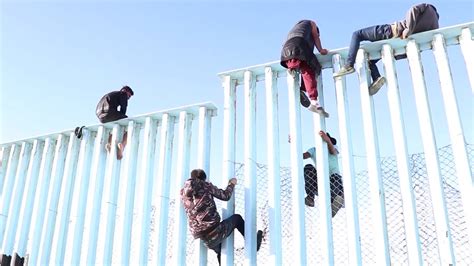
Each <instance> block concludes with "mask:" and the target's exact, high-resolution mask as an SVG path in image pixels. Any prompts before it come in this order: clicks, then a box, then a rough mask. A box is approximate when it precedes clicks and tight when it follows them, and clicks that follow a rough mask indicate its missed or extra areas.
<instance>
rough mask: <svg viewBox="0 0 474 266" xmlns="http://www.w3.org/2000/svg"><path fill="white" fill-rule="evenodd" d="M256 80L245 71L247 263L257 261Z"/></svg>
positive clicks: (250, 263) (252, 263)
mask: <svg viewBox="0 0 474 266" xmlns="http://www.w3.org/2000/svg"><path fill="white" fill-rule="evenodd" d="M255 85H256V81H255V77H254V75H253V74H252V72H250V71H245V72H244V93H245V102H244V104H245V113H244V161H245V177H244V189H245V192H244V198H245V228H246V229H245V265H256V263H257V245H256V239H257V234H256V231H257V180H256V179H257V178H256V173H257V170H256V161H257V148H256V140H257V131H256V127H257V110H256V104H255V102H256V97H257V93H256V88H255Z"/></svg>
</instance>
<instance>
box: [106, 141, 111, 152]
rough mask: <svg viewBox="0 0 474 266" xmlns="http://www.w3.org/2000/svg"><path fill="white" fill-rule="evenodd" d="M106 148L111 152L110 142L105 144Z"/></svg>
mask: <svg viewBox="0 0 474 266" xmlns="http://www.w3.org/2000/svg"><path fill="white" fill-rule="evenodd" d="M105 149H106V150H107V152H110V143H107V144H105Z"/></svg>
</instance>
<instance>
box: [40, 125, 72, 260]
mask: <svg viewBox="0 0 474 266" xmlns="http://www.w3.org/2000/svg"><path fill="white" fill-rule="evenodd" d="M78 144H79V141H78V139H77V138H76V135H75V134H74V132H72V133H70V134H69V144H68V149H67V154H66V161H65V163H64V173H63V175H62V176H61V177H58V178H60V179H59V180H58V179H56V182H55V183H54V184H53V190H52V191H51V192H50V198H49V204H48V209H49V210H48V218H47V224H46V228H45V235H44V239H43V244H42V248H43V249H42V252H41V258H40V261H41V263H47V264H51V263H58V264H61V263H62V261H58V262H56V259H61V256H60V254H61V253H62V250H63V249H64V247H63V246H64V245H63V244H62V243H63V241H64V240H65V238H66V236H67V235H66V234H67V228H66V227H67V226H68V225H66V223H67V224H69V221H68V218H69V217H66V216H69V215H68V210H67V209H68V208H69V200H68V199H69V196H70V195H69V193H71V192H70V187H71V186H72V184H73V182H74V175H75V172H76V167H77V157H78V149H79V145H78ZM58 214H59V215H58ZM57 222H59V226H57V225H56V223H57ZM54 244H56V245H54ZM56 255H58V256H56ZM51 257H52V259H50V258H51Z"/></svg>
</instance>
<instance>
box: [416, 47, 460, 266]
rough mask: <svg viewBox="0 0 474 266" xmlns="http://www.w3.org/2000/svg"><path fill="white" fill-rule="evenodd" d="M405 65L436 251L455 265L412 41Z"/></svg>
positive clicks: (422, 82)
mask: <svg viewBox="0 0 474 266" xmlns="http://www.w3.org/2000/svg"><path fill="white" fill-rule="evenodd" d="M407 56H408V63H409V65H410V72H411V76H412V80H413V91H414V93H415V102H416V109H417V113H418V120H419V123H420V130H421V135H422V136H423V137H422V138H421V139H422V141H423V149H424V151H425V160H426V169H427V173H428V176H429V177H430V178H429V181H430V191H431V199H432V200H433V212H434V216H435V217H434V218H435V224H436V233H437V236H438V249H439V253H440V256H441V258H440V262H441V264H444V265H447V264H454V262H455V260H454V252H453V244H452V241H451V233H450V229H449V220H448V210H447V207H446V200H445V196H444V193H443V180H442V177H441V173H440V167H439V159H438V150H437V149H436V140H435V137H434V133H433V124H432V121H431V115H430V108H429V102H428V95H427V93H426V84H425V78H424V76H423V66H422V65H421V61H420V52H419V50H418V45H417V44H416V42H415V41H414V40H410V41H408V44H407Z"/></svg>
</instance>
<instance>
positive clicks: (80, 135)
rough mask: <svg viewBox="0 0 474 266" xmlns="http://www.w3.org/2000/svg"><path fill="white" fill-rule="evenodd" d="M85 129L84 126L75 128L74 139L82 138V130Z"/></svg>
mask: <svg viewBox="0 0 474 266" xmlns="http://www.w3.org/2000/svg"><path fill="white" fill-rule="evenodd" d="M83 128H85V126H82V127H76V129H75V130H74V135H76V137H77V138H78V139H80V138H82V129H83Z"/></svg>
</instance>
